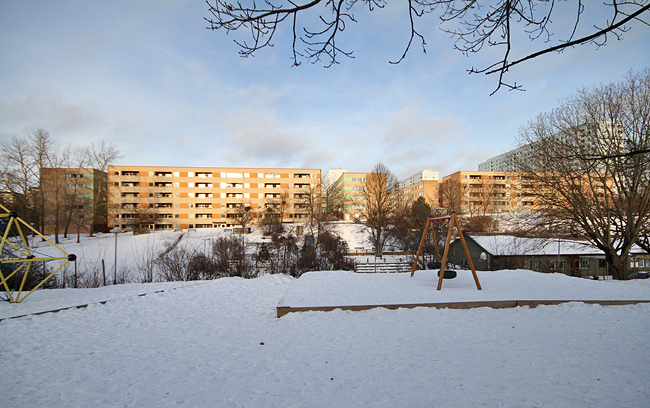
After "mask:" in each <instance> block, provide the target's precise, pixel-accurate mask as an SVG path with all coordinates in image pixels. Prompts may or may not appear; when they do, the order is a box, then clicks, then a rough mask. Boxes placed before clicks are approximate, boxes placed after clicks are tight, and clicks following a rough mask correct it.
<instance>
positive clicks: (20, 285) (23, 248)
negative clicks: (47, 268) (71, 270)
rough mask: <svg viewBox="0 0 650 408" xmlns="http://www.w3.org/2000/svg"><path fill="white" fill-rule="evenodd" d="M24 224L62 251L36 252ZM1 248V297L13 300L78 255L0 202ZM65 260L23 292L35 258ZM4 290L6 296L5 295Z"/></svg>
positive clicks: (33, 233)
mask: <svg viewBox="0 0 650 408" xmlns="http://www.w3.org/2000/svg"><path fill="white" fill-rule="evenodd" d="M23 228H27V229H28V230H30V231H31V232H32V236H39V237H40V238H42V239H43V240H45V241H47V242H48V243H49V244H50V245H52V246H54V247H55V248H57V249H58V250H59V251H61V253H62V256H58V257H57V256H36V255H35V253H34V252H33V251H32V250H31V249H30V248H29V242H28V240H27V239H28V236H27V235H25V234H24V232H23ZM0 235H1V236H2V241H0V251H1V252H2V258H0V299H2V300H6V301H8V302H11V303H20V302H22V301H23V300H25V298H26V297H27V296H29V295H31V294H32V292H34V291H35V290H36V289H38V288H40V287H41V286H42V285H43V284H44V283H45V282H47V281H48V280H49V279H50V278H51V277H52V276H54V275H55V274H56V273H57V272H59V271H60V270H61V269H62V268H63V267H65V265H66V264H67V263H68V262H74V261H75V260H76V259H77V257H76V255H74V254H68V253H67V252H65V251H64V250H63V249H61V248H59V247H58V246H57V245H56V244H54V243H53V242H52V241H50V240H49V239H47V238H45V237H44V236H43V235H42V234H41V233H39V232H38V231H36V230H35V229H34V228H32V226H30V225H29V224H27V223H26V222H25V221H23V220H22V219H21V218H20V217H18V213H17V212H15V211H9V210H8V209H7V208H5V207H4V206H2V205H1V204H0ZM38 255H40V254H38ZM56 260H62V261H64V262H63V263H62V264H61V265H60V266H59V267H58V268H56V269H55V270H54V271H53V272H51V273H49V274H48V275H47V276H46V277H45V278H44V279H42V280H41V281H40V283H38V284H36V285H34V287H33V288H32V289H31V290H29V292H28V293H27V294H25V295H23V290H27V289H26V287H25V283H26V282H27V278H28V276H29V275H30V272H32V270H33V269H34V265H36V262H42V263H43V264H44V263H45V262H50V261H56ZM12 278H14V279H13V285H11V286H13V287H10V280H11V279H12ZM3 292H4V295H5V296H4V297H3Z"/></svg>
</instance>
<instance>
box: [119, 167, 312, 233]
mask: <svg viewBox="0 0 650 408" xmlns="http://www.w3.org/2000/svg"><path fill="white" fill-rule="evenodd" d="M320 177H321V171H320V169H300V168H233V167H163V166H109V168H108V179H109V180H108V181H109V183H108V184H109V188H108V190H109V226H110V227H114V226H120V227H121V228H122V229H125V228H126V229H134V228H142V225H143V224H144V226H145V227H148V228H151V229H156V230H164V229H187V228H216V227H233V226H237V225H241V224H240V219H241V217H242V215H243V214H245V213H246V214H248V215H249V216H250V223H249V225H257V224H259V223H260V222H261V220H263V219H264V218H268V217H276V218H279V219H280V221H282V222H294V221H302V220H305V219H306V218H307V217H308V215H307V214H306V211H305V210H304V206H305V204H304V203H303V202H302V201H303V200H304V199H303V197H305V196H306V195H307V194H310V192H313V191H314V189H319V188H320ZM149 221H150V222H149Z"/></svg>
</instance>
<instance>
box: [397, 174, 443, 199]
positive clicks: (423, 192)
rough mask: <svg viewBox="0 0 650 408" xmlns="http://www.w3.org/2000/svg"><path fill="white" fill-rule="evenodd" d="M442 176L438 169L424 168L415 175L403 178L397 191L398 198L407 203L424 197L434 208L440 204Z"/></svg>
mask: <svg viewBox="0 0 650 408" xmlns="http://www.w3.org/2000/svg"><path fill="white" fill-rule="evenodd" d="M439 184H440V176H439V173H438V172H437V171H431V170H422V171H420V172H418V173H415V174H414V175H412V176H410V177H407V178H405V179H404V180H401V181H400V182H399V183H398V190H397V191H396V192H395V194H397V197H398V199H399V200H400V201H401V202H402V203H404V204H405V205H406V204H410V203H412V202H414V201H416V200H417V199H418V198H420V197H423V198H424V199H425V200H426V202H427V204H429V205H430V206H431V207H432V208H436V207H438V206H439V205H440V202H439V199H438V191H439Z"/></svg>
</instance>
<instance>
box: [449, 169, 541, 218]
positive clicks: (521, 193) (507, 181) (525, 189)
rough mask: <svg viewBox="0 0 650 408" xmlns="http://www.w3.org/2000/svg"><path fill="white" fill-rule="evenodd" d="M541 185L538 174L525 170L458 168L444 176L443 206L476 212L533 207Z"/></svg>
mask: <svg viewBox="0 0 650 408" xmlns="http://www.w3.org/2000/svg"><path fill="white" fill-rule="evenodd" d="M538 188H539V186H536V184H535V180H534V178H531V177H530V176H528V175H525V174H523V173H517V172H505V171H503V172H500V171H458V172H456V173H452V174H450V175H448V176H445V177H443V179H442V182H441V183H440V192H439V196H440V206H441V207H444V208H450V209H452V210H453V211H456V212H457V213H474V214H488V213H494V212H506V211H518V210H532V209H533V208H534V207H533V206H534V205H536V204H538V202H537V200H536V199H535V196H536V189H538Z"/></svg>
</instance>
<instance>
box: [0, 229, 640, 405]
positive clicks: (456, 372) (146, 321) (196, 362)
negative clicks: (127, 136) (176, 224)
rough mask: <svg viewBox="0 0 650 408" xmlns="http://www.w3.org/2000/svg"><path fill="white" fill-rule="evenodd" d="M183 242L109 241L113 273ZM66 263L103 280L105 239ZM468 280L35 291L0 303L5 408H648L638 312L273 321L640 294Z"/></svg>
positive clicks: (193, 236) (274, 278) (489, 312)
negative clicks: (86, 262) (79, 264)
mask: <svg viewBox="0 0 650 408" xmlns="http://www.w3.org/2000/svg"><path fill="white" fill-rule="evenodd" d="M205 234H206V233H204V232H201V231H197V232H190V233H187V234H186V235H185V237H184V239H185V240H186V242H187V243H188V244H191V245H204V243H205V239H206V238H208V239H209V237H210V235H205ZM178 235H179V233H174V232H169V233H156V234H151V235H148V236H136V237H134V236H132V235H130V234H121V235H120V236H119V237H118V255H119V256H120V260H118V265H121V263H120V262H123V263H124V264H125V265H128V264H129V263H132V262H135V261H136V260H137V258H138V256H139V254H142V253H144V252H145V251H147V249H146V248H147V247H148V246H154V247H155V246H162V245H164V244H165V243H166V242H168V241H169V240H172V239H174V237H175V236H178ZM145 242H146V243H147V244H146V245H145V244H144V243H145ZM62 246H63V247H64V249H66V250H67V251H69V252H73V253H77V254H78V255H82V259H83V258H87V259H106V260H107V269H110V265H111V264H110V263H108V260H109V259H112V257H113V256H114V253H113V252H112V250H113V249H112V248H113V247H114V237H113V236H112V235H100V236H98V237H96V238H85V239H84V241H83V243H82V245H81V246H77V244H74V243H73V242H70V243H65V244H63V245H62ZM119 248H122V249H119ZM478 276H479V280H480V282H481V285H482V287H483V290H482V291H478V290H477V289H476V286H475V284H474V281H473V279H472V277H471V273H470V272H468V271H459V276H458V278H456V279H453V280H445V281H444V284H443V287H442V290H441V291H437V290H436V287H437V277H436V276H435V273H432V272H430V271H417V272H416V274H415V276H414V277H413V278H411V277H410V274H355V273H352V272H345V271H331V272H310V273H306V274H304V275H303V276H302V277H300V279H294V278H291V277H288V276H284V275H265V276H262V277H260V278H257V279H252V280H245V279H242V278H224V279H218V280H214V281H200V282H167V283H148V284H135V283H134V284H127V285H115V286H107V287H102V288H97V289H56V290H39V291H36V292H34V293H33V294H32V295H31V296H30V297H28V298H27V299H26V300H25V301H24V302H23V303H20V304H9V303H6V302H0V318H5V319H4V320H2V321H0V334H2V342H1V343H0V361H1V362H2V363H0V389H1V390H2V397H0V406H2V407H3V408H4V407H11V408H13V407H88V406H96V407H178V406H183V407H454V408H456V407H479V406H485V407H554V408H555V407H607V408H610V407H648V401H650V389H649V388H648V387H647V386H646V379H647V378H648V374H649V373H650V369H649V367H650V348H648V347H647V340H648V338H650V304H638V305H631V306H599V305H589V304H584V303H566V304H562V305H558V306H538V307H536V308H534V309H531V308H528V307H517V308H512V309H490V308H477V309H470V310H451V309H429V308H415V309H398V310H388V309H384V308H378V309H372V310H368V311H362V312H350V311H342V310H334V311H331V312H303V313H290V314H288V315H286V316H284V317H282V318H279V319H278V318H277V317H276V306H278V305H280V304H282V305H288V306H294V307H297V306H317V305H327V306H333V305H337V304H338V305H353V304H387V303H432V302H451V301H474V300H526V299H529V300H535V299H537V300H539V299H543V300H553V299H556V300H562V299H568V300H576V299H579V300H598V299H601V300H602V299H607V300H618V299H636V300H648V299H650V282H649V280H645V281H642V280H638V281H627V282H617V281H602V280H601V281H592V280H585V279H580V278H571V277H567V276H564V275H561V274H541V273H535V272H531V271H523V270H517V271H498V272H479V274H478ZM143 294H145V295H146V296H140V295H143ZM104 301H106V302H105V303H100V302H104ZM85 304H88V306H87V307H86V308H82V309H76V308H72V309H67V310H63V311H60V312H58V313H46V314H40V315H33V314H32V313H38V312H42V311H47V310H52V309H59V308H64V307H70V306H77V305H85ZM20 315H28V316H26V317H20V318H15V319H9V318H7V317H12V316H20Z"/></svg>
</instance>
